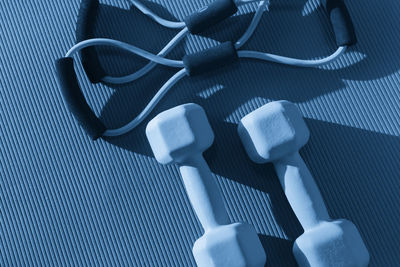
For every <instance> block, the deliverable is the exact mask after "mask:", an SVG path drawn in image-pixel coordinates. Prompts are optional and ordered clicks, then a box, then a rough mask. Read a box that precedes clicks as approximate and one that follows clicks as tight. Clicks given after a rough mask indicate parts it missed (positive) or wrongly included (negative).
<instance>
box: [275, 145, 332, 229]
mask: <svg viewBox="0 0 400 267" xmlns="http://www.w3.org/2000/svg"><path fill="white" fill-rule="evenodd" d="M274 166H275V169H276V172H277V174H278V177H279V181H280V183H281V185H282V187H283V190H284V192H285V194H286V197H287V199H288V201H289V204H290V206H291V207H292V209H293V211H294V213H295V214H296V216H297V218H298V220H299V221H300V223H301V225H302V226H303V228H304V231H307V230H309V229H311V228H313V227H315V226H316V225H317V224H319V223H320V222H322V221H329V220H330V217H329V214H328V211H327V209H326V206H325V203H324V200H323V198H322V196H321V193H320V191H319V189H318V187H317V184H316V183H315V181H314V178H313V177H312V175H311V173H310V171H309V170H308V168H307V166H306V164H305V163H304V161H303V159H302V158H301V156H300V154H299V153H298V152H296V153H293V154H291V155H288V156H286V157H284V158H281V159H279V160H278V161H275V162H274Z"/></svg>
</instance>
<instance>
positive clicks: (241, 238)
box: [193, 223, 266, 267]
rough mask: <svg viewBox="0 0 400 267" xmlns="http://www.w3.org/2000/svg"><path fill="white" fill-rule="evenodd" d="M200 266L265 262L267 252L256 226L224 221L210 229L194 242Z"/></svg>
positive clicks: (260, 264)
mask: <svg viewBox="0 0 400 267" xmlns="http://www.w3.org/2000/svg"><path fill="white" fill-rule="evenodd" d="M193 254H194V257H195V259H196V263H197V264H198V265H199V266H210V267H214V266H215V267H223V266H226V267H232V266H243V267H244V266H260V267H261V266H264V265H265V261H266V255H265V252H264V249H263V247H262V245H261V243H260V240H259V238H258V236H257V233H256V232H255V231H254V228H253V227H252V226H250V225H249V224H246V223H234V224H229V225H223V226H220V227H217V228H215V229H212V230H211V231H209V232H206V233H205V234H204V235H203V236H202V237H201V238H199V239H198V240H197V241H196V242H195V244H194V246H193Z"/></svg>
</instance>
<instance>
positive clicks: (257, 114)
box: [238, 100, 310, 163]
mask: <svg viewBox="0 0 400 267" xmlns="http://www.w3.org/2000/svg"><path fill="white" fill-rule="evenodd" d="M238 133H239V136H240V138H241V140H242V143H243V146H244V148H245V150H246V152H247V154H248V155H249V157H250V158H251V159H252V160H253V161H254V162H256V163H267V162H272V161H275V160H277V159H280V158H282V157H284V156H286V155H287V154H290V153H293V152H295V151H298V150H299V149H300V148H301V147H302V146H304V145H305V144H306V143H307V142H308V139H309V138H310V131H309V130H308V128H307V125H306V124H305V122H304V119H303V117H302V115H301V113H300V112H299V110H298V108H297V107H296V106H295V105H293V104H292V103H290V102H289V101H284V100H283V101H275V102H270V103H268V104H266V105H264V106H262V107H260V108H258V109H256V110H255V111H253V112H251V113H250V114H248V115H247V116H245V117H243V118H242V119H241V120H240V123H239V126H238Z"/></svg>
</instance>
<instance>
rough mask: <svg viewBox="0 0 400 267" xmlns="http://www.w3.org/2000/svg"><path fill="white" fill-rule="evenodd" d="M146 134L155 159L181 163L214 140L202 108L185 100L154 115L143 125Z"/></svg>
mask: <svg viewBox="0 0 400 267" xmlns="http://www.w3.org/2000/svg"><path fill="white" fill-rule="evenodd" d="M146 135H147V139H148V140H149V143H150V146H151V148H152V150H153V153H154V156H155V157H156V159H157V161H159V162H160V163H162V164H168V163H172V162H175V163H181V162H183V161H184V160H185V159H186V158H187V157H189V156H191V155H193V154H201V153H203V152H204V151H205V150H206V149H207V148H209V147H210V146H211V145H212V143H213V141H214V133H213V131H212V129H211V126H210V123H209V122H208V119H207V115H206V113H205V112H204V109H203V108H202V107H200V106H199V105H197V104H193V103H189V104H184V105H180V106H177V107H174V108H172V109H169V110H167V111H164V112H162V113H160V114H158V115H157V116H156V117H155V118H154V119H152V120H151V121H150V122H149V124H148V125H147V127H146Z"/></svg>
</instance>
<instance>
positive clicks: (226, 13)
mask: <svg viewBox="0 0 400 267" xmlns="http://www.w3.org/2000/svg"><path fill="white" fill-rule="evenodd" d="M237 11H238V8H237V6H236V4H235V2H234V1H233V0H215V1H214V2H212V3H211V4H209V5H208V6H205V7H203V8H201V9H200V10H198V11H196V12H194V13H193V14H191V15H189V16H187V17H186V18H185V20H184V21H185V24H186V26H187V28H188V29H189V31H190V33H192V34H199V33H201V32H203V31H205V30H207V29H208V28H210V27H211V26H214V25H215V24H217V23H219V22H221V21H223V20H224V19H226V18H229V17H230V16H232V15H233V14H235V13H236V12H237Z"/></svg>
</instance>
